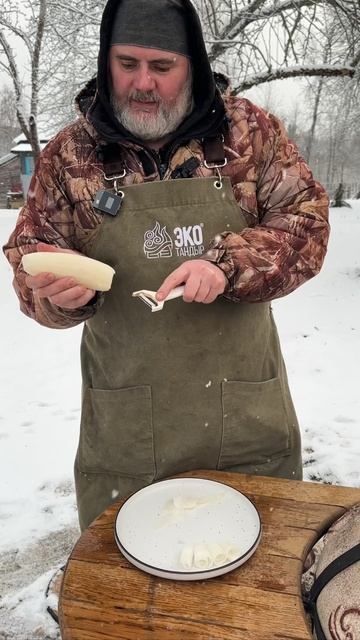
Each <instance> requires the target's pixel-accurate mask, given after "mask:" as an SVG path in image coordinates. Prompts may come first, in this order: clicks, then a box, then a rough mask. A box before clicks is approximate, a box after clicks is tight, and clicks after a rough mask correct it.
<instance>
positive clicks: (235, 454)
mask: <svg viewBox="0 0 360 640" xmlns="http://www.w3.org/2000/svg"><path fill="white" fill-rule="evenodd" d="M221 386H222V404H223V437H222V444H221V451H220V457H219V465H218V468H219V469H224V468H226V467H231V466H235V465H239V464H242V465H246V464H251V465H253V464H256V463H257V464H261V463H264V462H267V461H269V460H270V459H274V458H278V457H282V456H284V455H286V454H288V453H289V452H290V444H291V441H290V440H291V439H290V428H289V418H288V415H287V412H286V407H285V403H284V397H283V392H282V388H281V383H280V379H279V378H273V379H271V380H266V381H264V382H240V381H228V382H223V383H222V385H221Z"/></svg>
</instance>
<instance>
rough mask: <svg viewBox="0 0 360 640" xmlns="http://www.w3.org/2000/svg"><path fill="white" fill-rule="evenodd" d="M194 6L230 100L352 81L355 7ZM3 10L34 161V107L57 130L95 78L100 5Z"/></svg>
mask: <svg viewBox="0 0 360 640" xmlns="http://www.w3.org/2000/svg"><path fill="white" fill-rule="evenodd" d="M194 2H195V4H196V5H197V7H198V9H199V12H200V15H201V19H202V23H203V27H204V33H205V38H206V42H207V47H208V52H209V57H210V61H211V63H212V65H213V67H214V69H215V70H217V71H220V72H225V73H226V74H227V75H230V77H231V80H232V83H233V87H234V93H237V92H240V91H245V90H246V89H248V88H250V87H252V86H256V85H259V84H261V83H265V82H269V81H270V80H274V79H279V78H291V77H304V76H307V77H320V78H331V77H346V78H348V79H349V80H351V79H352V78H354V76H355V75H356V73H357V71H358V70H359V66H360V6H359V0H194ZM6 3H7V5H6V8H1V9H0V64H1V66H2V67H3V68H6V69H7V71H8V73H9V75H10V77H11V78H12V81H13V85H14V90H15V94H16V99H17V114H18V119H19V123H20V125H21V129H22V131H23V132H24V133H25V135H26V136H27V138H28V140H29V141H30V143H31V145H32V147H33V149H34V153H35V155H36V154H37V153H38V150H39V144H38V139H37V121H38V115H39V113H38V110H39V102H41V111H42V112H43V113H45V112H46V114H47V118H48V119H50V120H51V121H53V122H54V123H56V124H57V125H61V124H63V123H64V122H65V121H66V120H67V119H69V118H70V117H71V116H72V114H73V111H72V106H71V103H72V96H73V94H74V93H75V92H76V90H77V89H78V88H79V87H80V86H81V84H83V83H84V82H85V80H86V79H88V78H89V77H91V76H92V75H94V74H95V73H96V57H97V48H98V40H99V37H98V30H99V24H100V19H101V13H102V10H103V7H104V5H105V0H100V2H99V1H96V0H6ZM335 18H336V21H337V25H339V29H340V30H341V38H340V39H338V41H337V42H335V41H332V46H331V47H330V49H329V52H328V56H327V58H326V60H322V61H321V63H319V52H321V51H322V50H324V48H325V46H326V43H327V42H328V41H329V31H330V30H331V29H332V27H333V24H334V20H335ZM16 39H20V40H21V41H22V43H23V45H25V47H26V50H27V51H28V55H29V68H30V72H31V79H30V93H29V97H28V105H27V104H26V93H25V91H24V81H23V78H22V76H21V74H20V72H19V67H18V59H17V56H16V53H15V51H16V47H15V46H14V45H13V42H15V40H16ZM327 82H328V80H327ZM321 92H322V90H321ZM321 92H320V93H321ZM320 97H321V96H320ZM320 97H319V105H320ZM27 112H28V116H26V115H25V114H26V113H27ZM316 119H317V116H316V118H315V123H314V131H315V127H316Z"/></svg>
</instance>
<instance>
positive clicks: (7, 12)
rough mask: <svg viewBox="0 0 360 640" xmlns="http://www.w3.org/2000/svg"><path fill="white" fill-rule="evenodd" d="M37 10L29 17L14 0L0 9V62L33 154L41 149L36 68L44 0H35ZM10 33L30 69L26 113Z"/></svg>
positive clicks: (41, 33) (37, 70)
mask: <svg viewBox="0 0 360 640" xmlns="http://www.w3.org/2000/svg"><path fill="white" fill-rule="evenodd" d="M36 4H37V6H36V12H33V6H32V5H31V4H30V6H29V8H30V10H31V18H30V20H27V19H26V16H25V14H24V12H23V11H24V9H25V7H24V5H21V7H22V8H21V9H20V5H18V3H17V2H15V1H14V0H11V1H10V0H9V3H8V5H7V6H6V7H5V8H3V9H1V12H0V45H1V47H2V49H3V52H4V54H5V58H6V60H7V64H5V62H3V61H0V64H1V66H2V67H3V68H5V70H6V71H7V72H8V73H9V75H10V77H11V79H12V82H13V86H14V91H15V96H16V114H17V118H18V121H19V124H20V127H21V130H22V132H23V133H24V135H25V136H26V138H27V139H28V141H29V142H30V144H31V147H32V150H33V153H34V157H35V158H36V157H37V156H38V154H39V153H40V144H39V136H38V126H37V115H38V107H39V71H40V57H41V48H42V43H43V35H44V28H45V20H46V0H38V1H37V3H36ZM10 36H12V37H13V38H15V39H20V40H21V41H22V43H23V45H25V48H26V50H27V52H28V55H29V58H30V62H31V69H30V113H29V115H28V116H27V115H26V107H25V102H26V101H25V96H24V86H23V83H22V80H21V74H20V71H19V67H18V63H17V60H16V54H15V53H14V48H13V47H12V45H11V39H10Z"/></svg>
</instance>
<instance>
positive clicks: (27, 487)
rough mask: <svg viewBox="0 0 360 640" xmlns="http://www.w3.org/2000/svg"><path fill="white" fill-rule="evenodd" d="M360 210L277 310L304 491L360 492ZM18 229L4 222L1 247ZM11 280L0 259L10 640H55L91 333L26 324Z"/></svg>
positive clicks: (4, 630)
mask: <svg viewBox="0 0 360 640" xmlns="http://www.w3.org/2000/svg"><path fill="white" fill-rule="evenodd" d="M351 204H352V208H351V209H348V208H341V209H332V210H331V217H330V220H331V225H332V234H331V240H330V244H329V250H328V255H327V258H326V262H325V265H324V268H323V270H322V272H321V273H320V275H319V276H317V277H316V278H315V279H313V280H312V281H310V282H309V283H307V284H306V285H304V286H303V287H301V288H300V289H299V290H298V291H296V292H294V293H292V294H291V295H290V296H288V297H287V298H284V299H282V300H278V301H276V302H275V303H274V304H273V307H274V313H275V317H276V320H277V325H278V329H279V334H280V338H281V342H282V346H283V353H284V357H285V361H286V364H287V369H288V374H289V380H290V386H291V389H292V393H293V399H294V403H295V406H296V409H297V413H298V417H299V421H300V425H301V428H302V433H303V449H304V464H305V479H307V480H316V481H321V482H331V483H338V484H342V485H350V486H356V487H360V465H359V459H360V429H359V427H360V394H359V392H358V387H359V380H360V321H359V308H360V307H359V303H360V257H359V256H360V254H359V238H360V201H351ZM15 219H16V213H15V212H12V211H0V245H2V244H3V243H4V242H5V241H6V240H7V238H8V236H9V234H10V231H11V230H12V228H13V226H14V223H15ZM11 278H12V274H11V270H10V267H9V266H8V264H7V262H6V260H4V259H3V258H2V257H1V256H0V283H1V284H0V286H1V310H2V312H1V316H0V328H1V330H0V354H1V367H0V389H1V404H0V473H1V483H0V580H1V588H0V593H1V596H2V598H3V599H2V600H0V640H5V639H6V640H8V639H10V638H11V639H12V638H14V639H15V638H16V640H35V639H37V638H43V640H46V639H47V640H52V639H55V638H57V637H58V632H57V630H56V625H55V624H54V623H53V621H52V620H51V618H50V616H49V615H48V614H46V611H45V601H44V597H43V594H44V591H45V589H46V585H47V583H48V581H49V578H50V576H51V574H52V572H53V570H54V569H55V568H56V567H57V566H59V565H60V564H62V563H63V562H64V561H65V560H66V557H67V556H68V555H69V553H70V550H71V548H72V546H73V544H74V542H75V541H76V538H77V536H78V527H77V516H76V506H75V498H74V487H73V476H72V468H73V459H74V455H75V451H76V446H77V439H78V425H79V413H80V402H79V401H80V366H79V343H80V335H81V328H80V327H76V328H75V329H70V330H66V331H54V330H50V329H45V328H44V327H40V326H38V325H36V323H34V322H33V321H32V320H29V319H28V318H26V317H25V316H24V315H23V314H21V313H20V311H19V309H18V301H17V298H16V296H15V294H14V293H13V291H12V287H11ZM359 500H360V497H359Z"/></svg>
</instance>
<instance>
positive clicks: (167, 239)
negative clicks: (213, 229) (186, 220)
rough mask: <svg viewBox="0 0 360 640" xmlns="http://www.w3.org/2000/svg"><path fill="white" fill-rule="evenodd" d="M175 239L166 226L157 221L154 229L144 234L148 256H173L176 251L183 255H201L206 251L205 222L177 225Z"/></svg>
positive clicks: (174, 232) (145, 251)
mask: <svg viewBox="0 0 360 640" xmlns="http://www.w3.org/2000/svg"><path fill="white" fill-rule="evenodd" d="M173 237H174V240H173V239H172V238H171V235H170V234H169V233H168V232H167V230H166V226H164V227H161V225H160V223H159V222H156V223H155V226H154V227H153V229H150V230H149V231H146V233H145V234H144V253H145V255H146V257H147V258H171V257H172V256H173V253H174V249H175V254H176V255H177V256H181V257H192V256H200V255H202V254H203V253H204V236H203V224H202V223H201V224H195V225H189V226H188V227H175V229H174V230H173Z"/></svg>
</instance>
